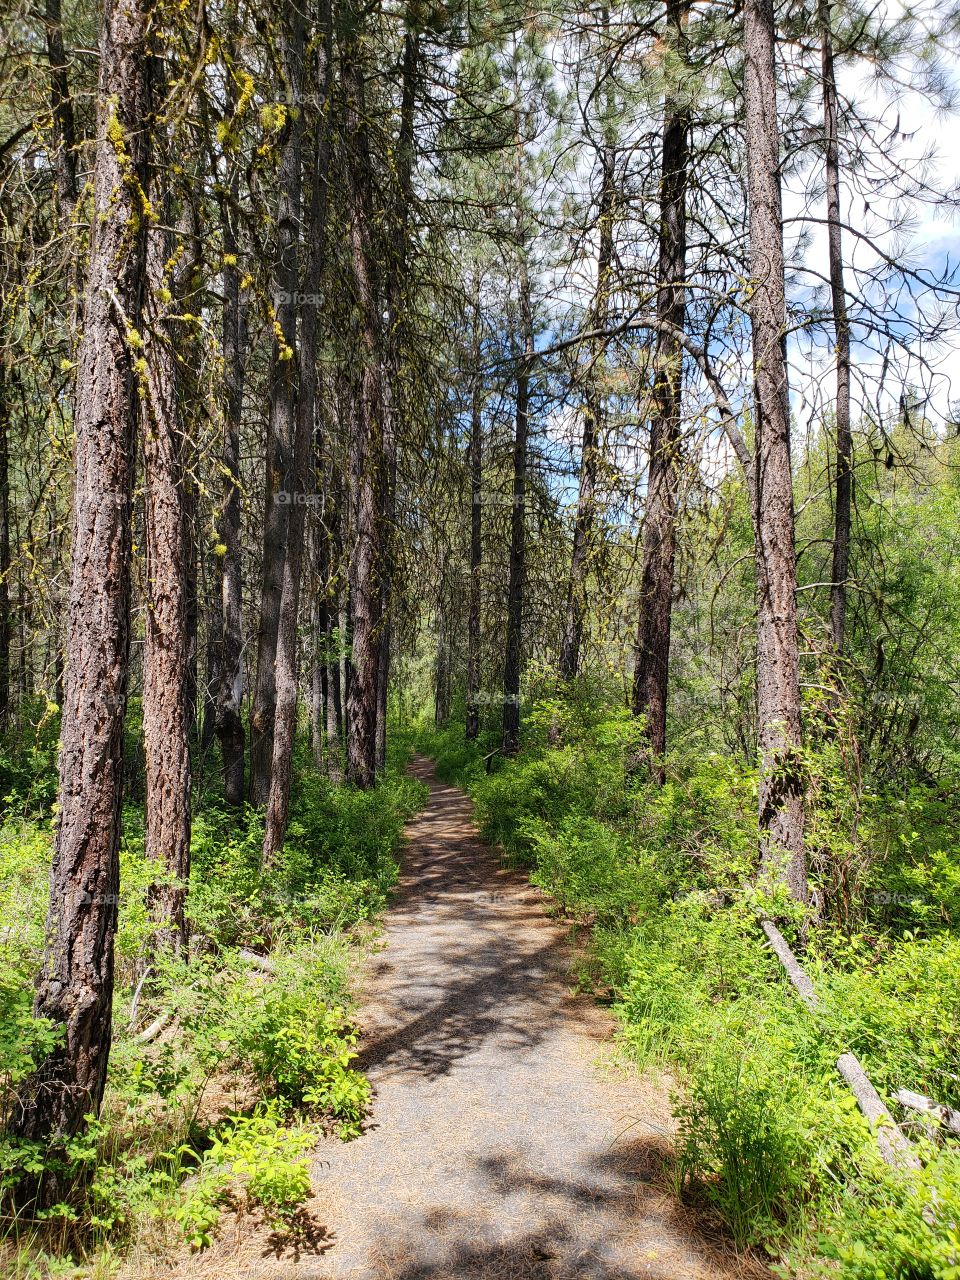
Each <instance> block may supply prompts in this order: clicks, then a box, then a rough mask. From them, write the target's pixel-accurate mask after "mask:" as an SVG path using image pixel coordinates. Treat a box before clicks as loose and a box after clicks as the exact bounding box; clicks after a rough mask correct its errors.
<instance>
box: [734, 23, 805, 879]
mask: <svg viewBox="0 0 960 1280" xmlns="http://www.w3.org/2000/svg"><path fill="white" fill-rule="evenodd" d="M775 39H776V37H775V33H774V18H773V0H747V3H746V5H745V9H744V41H745V48H744V54H745V62H744V104H745V117H746V142H747V188H748V198H749V213H750V219H749V237H750V274H751V291H750V297H749V302H748V309H749V313H750V321H751V328H752V335H753V381H754V419H755V421H754V429H755V457H754V477H753V480H754V495H753V503H754V533H755V540H756V568H757V720H758V730H759V746H760V754H761V764H760V784H759V820H760V853H761V870H762V873H763V875H764V876H765V877H766V879H767V880H768V881H769V882H771V883H773V882H780V883H783V884H785V885H786V887H787V888H788V890H789V892H790V893H791V894H792V896H793V897H795V898H797V899H798V900H799V901H801V902H806V900H807V897H808V887H807V873H806V858H805V854H804V846H803V779H802V773H801V768H802V766H801V761H800V680H799V657H798V648H797V599H796V588H797V569H796V553H795V548H794V525H793V520H794V512H793V476H792V473H791V469H790V403H789V395H788V389H787V361H786V297H785V280H784V259H783V222H782V211H781V194H780V154H779V128H778V124H777V119H778V117H777V90H776V63H775Z"/></svg>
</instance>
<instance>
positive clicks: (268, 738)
mask: <svg viewBox="0 0 960 1280" xmlns="http://www.w3.org/2000/svg"><path fill="white" fill-rule="evenodd" d="M281 24H282V26H283V28H284V30H283V62H284V77H285V81H286V83H285V86H284V87H285V89H286V92H287V94H288V95H289V99H288V100H289V101H290V102H291V103H294V104H300V103H302V100H303V57H304V48H305V44H306V29H305V20H304V15H303V13H302V11H301V10H300V9H299V8H298V7H297V6H296V5H294V6H291V7H290V8H289V10H284V11H283V17H282V19H281ZM286 127H287V136H286V138H285V140H284V142H283V146H282V148H281V153H280V165H279V171H278V174H277V187H278V192H279V198H278V206H277V243H276V253H277V257H276V262H275V264H274V270H273V298H272V302H273V308H274V314H275V318H276V319H275V331H276V338H275V340H274V352H273V362H272V366H271V371H270V421H269V427H268V430H267V456H266V483H265V486H264V522H263V562H262V578H261V588H260V624H259V631H258V634H257V674H256V685H255V687H254V694H253V710H252V713H251V717H250V799H251V801H252V802H253V803H254V804H256V805H265V804H266V803H267V800H268V798H269V794H270V775H271V771H272V768H273V735H274V727H275V720H276V709H277V672H276V662H277V644H278V636H279V628H280V606H281V600H282V598H283V579H284V563H285V561H286V554H287V537H288V528H289V521H290V512H291V509H292V508H293V507H294V506H295V505H296V504H297V501H298V499H302V497H303V495H302V494H297V493H295V492H294V487H293V483H292V479H291V472H292V468H293V452H294V437H295V434H296V425H297V407H296V369H297V358H296V351H297V312H298V306H297V295H298V290H299V281H298V272H297V256H298V247H299V242H300V196H301V182H302V178H301V168H302V164H303V111H302V107H298V108H297V109H296V110H291V111H290V112H289V114H288V118H287V126H286Z"/></svg>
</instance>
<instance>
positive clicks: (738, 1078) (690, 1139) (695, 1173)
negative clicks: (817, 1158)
mask: <svg viewBox="0 0 960 1280" xmlns="http://www.w3.org/2000/svg"><path fill="white" fill-rule="evenodd" d="M676 1116H677V1120H678V1123H679V1132H678V1154H677V1180H678V1183H679V1185H680V1187H681V1188H683V1187H684V1186H685V1185H686V1184H687V1182H688V1181H690V1182H695V1183H696V1184H697V1185H698V1186H699V1188H700V1189H701V1190H702V1192H703V1193H704V1194H705V1195H706V1197H707V1199H708V1200H709V1201H710V1202H711V1203H712V1204H713V1205H714V1206H715V1207H716V1208H717V1209H718V1210H719V1211H720V1213H721V1214H722V1216H723V1218H724V1221H725V1222H726V1223H727V1224H728V1226H729V1227H730V1230H731V1232H732V1234H733V1237H734V1239H735V1240H736V1241H737V1243H738V1244H756V1243H759V1242H761V1241H763V1240H764V1239H766V1238H768V1237H773V1238H776V1237H777V1236H778V1235H780V1234H781V1233H782V1230H783V1226H784V1224H785V1223H786V1222H788V1221H789V1219H790V1217H791V1216H792V1214H793V1213H795V1211H796V1208H797V1206H798V1204H799V1202H800V1201H801V1199H802V1196H803V1194H804V1192H805V1190H806V1188H807V1174H808V1170H807V1168H806V1163H807V1162H806V1160H805V1159H804V1154H805V1138H804V1134H803V1131H802V1128H801V1125H800V1123H799V1119H798V1106H797V1099H796V1098H795V1097H792V1096H791V1087H790V1082H789V1081H786V1082H785V1081H784V1080H782V1079H781V1078H779V1076H778V1072H777V1070H776V1063H775V1062H774V1061H771V1060H769V1059H767V1060H766V1061H764V1060H762V1059H761V1060H759V1061H758V1060H757V1059H756V1057H755V1056H754V1055H753V1054H751V1053H750V1052H749V1051H745V1046H744V1045H743V1044H742V1043H738V1042H737V1041H730V1040H723V1041H721V1042H720V1043H719V1044H717V1045H716V1046H715V1047H714V1049H713V1051H712V1052H711V1054H710V1055H709V1056H708V1057H706V1058H705V1059H704V1061H703V1063H702V1065H701V1067H700V1070H699V1071H698V1072H697V1074H696V1076H695V1077H694V1078H693V1080H692V1083H691V1089H690V1093H689V1095H688V1096H686V1097H683V1098H681V1099H680V1100H679V1101H678V1102H677V1104H676Z"/></svg>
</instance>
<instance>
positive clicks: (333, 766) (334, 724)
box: [326, 605, 343, 783]
mask: <svg viewBox="0 0 960 1280" xmlns="http://www.w3.org/2000/svg"><path fill="white" fill-rule="evenodd" d="M338 621H339V611H338V610H337V609H336V608H335V607H332V606H329V605H328V608H327V633H326V644H327V654H328V655H329V656H328V658H327V660H326V665H327V706H326V712H327V777H328V778H329V779H330V781H331V782H335V783H337V782H342V781H343V762H342V751H343V748H342V745H341V744H342V742H343V734H342V729H341V726H342V724H343V687H342V682H341V678H340V661H341V659H340V647H341V645H342V643H343V640H342V636H341V634H340V628H339V626H338Z"/></svg>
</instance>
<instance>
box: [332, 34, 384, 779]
mask: <svg viewBox="0 0 960 1280" xmlns="http://www.w3.org/2000/svg"><path fill="white" fill-rule="evenodd" d="M359 57H360V49H359V47H358V45H357V44H356V43H351V45H350V46H348V47H347V48H346V49H345V51H344V64H345V65H344V73H343V74H344V80H345V82H346V92H347V119H346V138H347V155H348V163H347V168H348V188H349V191H348V195H349V199H350V247H351V250H352V255H353V277H354V284H355V289H356V298H357V304H358V313H359V321H360V335H359V337H360V350H361V369H360V395H359V398H358V402H357V405H356V410H355V412H354V413H353V414H352V415H351V425H352V431H351V439H350V472H349V474H350V483H349V486H348V489H349V493H350V497H351V507H352V511H351V514H352V520H351V522H350V524H351V547H350V607H351V623H352V659H353V660H352V670H351V677H350V686H349V690H348V695H347V777H348V778H349V780H350V781H351V782H353V783H355V784H356V785H357V786H359V787H372V786H373V784H374V782H375V780H376V767H377V706H378V697H377V695H378V680H379V672H380V645H381V630H382V628H381V624H382V618H381V607H382V602H383V598H384V597H383V574H384V551H385V548H384V528H383V524H384V501H385V495H386V489H387V466H386V457H385V425H386V424H385V417H386V411H387V407H388V406H387V397H386V394H385V386H384V359H385V354H386V350H385V344H384V338H383V334H382V331H381V324H382V313H383V304H382V290H381V287H380V282H379V280H378V278H377V272H376V259H375V254H374V248H373V229H374V227H373V224H374V207H373V192H372V189H371V185H370V183H371V175H372V168H371V157H370V143H369V136H368V129H367V123H366V107H365V102H364V81H363V68H362V67H361V66H360V63H359Z"/></svg>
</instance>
